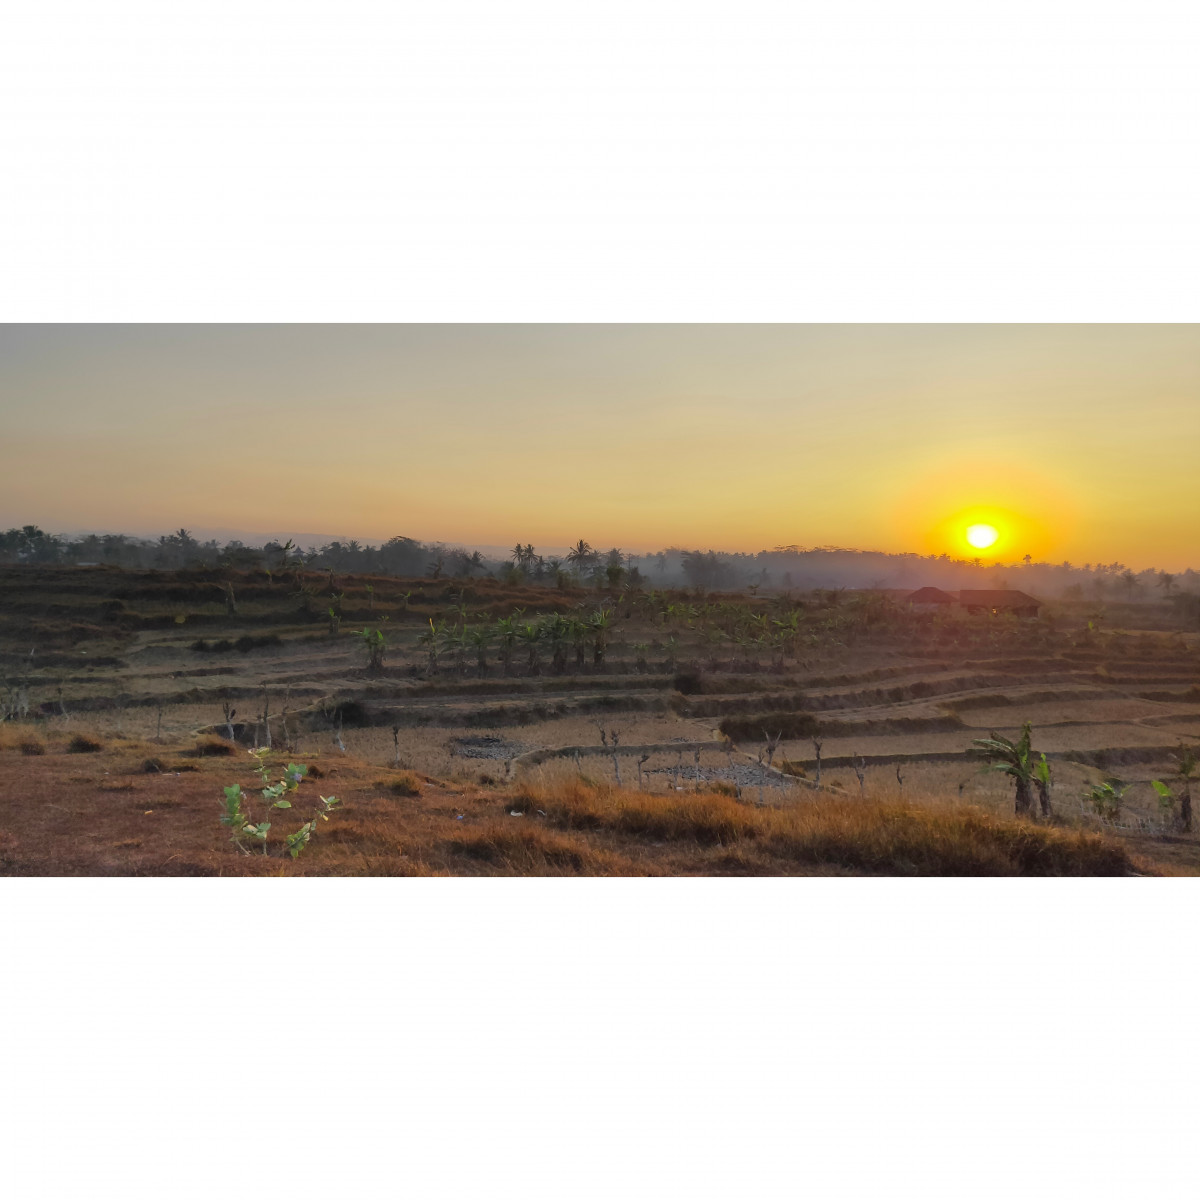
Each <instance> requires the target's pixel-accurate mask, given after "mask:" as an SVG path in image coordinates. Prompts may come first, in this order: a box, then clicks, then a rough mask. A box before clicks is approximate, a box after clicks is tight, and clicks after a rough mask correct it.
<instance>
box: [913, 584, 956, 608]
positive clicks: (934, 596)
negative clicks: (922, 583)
mask: <svg viewBox="0 0 1200 1200" xmlns="http://www.w3.org/2000/svg"><path fill="white" fill-rule="evenodd" d="M904 602H905V603H906V604H909V605H911V606H912V607H913V608H915V609H917V611H918V612H948V611H949V610H950V607H951V606H953V605H955V604H957V603H958V601H957V600H955V598H954V597H953V596H952V595H950V593H949V592H943V591H942V589H941V588H936V587H923V588H918V589H917V590H916V591H915V592H910V593H909V594H908V595H907V596H905V597H904Z"/></svg>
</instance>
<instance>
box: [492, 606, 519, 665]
mask: <svg viewBox="0 0 1200 1200" xmlns="http://www.w3.org/2000/svg"><path fill="white" fill-rule="evenodd" d="M518 613H519V610H518ZM518 613H514V614H513V615H512V616H511V617H501V618H499V619H498V620H497V621H496V641H497V645H498V646H499V650H500V665H501V666H502V667H503V669H504V673H505V675H509V674H511V673H512V657H513V650H514V649H515V648H516V645H517V616H518Z"/></svg>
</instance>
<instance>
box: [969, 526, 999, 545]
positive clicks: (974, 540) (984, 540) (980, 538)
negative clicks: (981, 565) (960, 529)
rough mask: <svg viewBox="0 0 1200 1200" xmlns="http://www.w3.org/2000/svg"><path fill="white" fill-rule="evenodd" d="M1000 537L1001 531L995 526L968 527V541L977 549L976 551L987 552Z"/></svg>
mask: <svg viewBox="0 0 1200 1200" xmlns="http://www.w3.org/2000/svg"><path fill="white" fill-rule="evenodd" d="M999 536H1000V533H999V530H997V529H996V527H995V525H968V526H967V541H968V542H970V543H971V545H972V546H974V547H975V549H976V550H986V549H987V548H988V547H989V546H993V545H995V543H996V539H997V538H998V537H999Z"/></svg>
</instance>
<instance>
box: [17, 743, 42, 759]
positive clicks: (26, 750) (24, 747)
mask: <svg viewBox="0 0 1200 1200" xmlns="http://www.w3.org/2000/svg"><path fill="white" fill-rule="evenodd" d="M19 748H20V751H21V753H22V754H24V755H25V756H26V758H36V757H37V756H38V755H41V754H45V753H46V744H45V743H44V742H34V741H25V742H21V744H20V747H19Z"/></svg>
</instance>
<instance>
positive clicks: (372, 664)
mask: <svg viewBox="0 0 1200 1200" xmlns="http://www.w3.org/2000/svg"><path fill="white" fill-rule="evenodd" d="M356 636H357V637H359V638H361V639H362V643H363V646H364V647H365V648H366V651H367V670H368V671H382V670H383V657H384V655H385V654H386V653H387V639H386V638H385V637H384V636H383V630H382V629H360V630H359V631H358V633H357V635H356Z"/></svg>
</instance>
